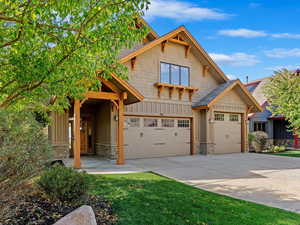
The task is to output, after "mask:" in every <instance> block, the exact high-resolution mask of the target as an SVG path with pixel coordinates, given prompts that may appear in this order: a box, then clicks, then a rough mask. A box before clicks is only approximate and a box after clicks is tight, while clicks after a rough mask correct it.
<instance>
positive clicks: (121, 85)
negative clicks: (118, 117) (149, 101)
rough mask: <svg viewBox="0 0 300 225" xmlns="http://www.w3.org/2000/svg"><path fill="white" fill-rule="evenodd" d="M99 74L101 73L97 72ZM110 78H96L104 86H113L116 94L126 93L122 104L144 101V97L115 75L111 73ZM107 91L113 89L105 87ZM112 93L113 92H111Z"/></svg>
mask: <svg viewBox="0 0 300 225" xmlns="http://www.w3.org/2000/svg"><path fill="white" fill-rule="evenodd" d="M97 72H98V73H100V74H101V71H97ZM110 75H111V77H110V78H109V79H105V78H103V77H102V76H101V75H100V76H99V77H98V78H99V79H100V80H101V82H102V83H103V82H104V85H105V86H107V85H108V83H111V84H112V85H113V86H115V89H116V90H117V92H118V93H121V92H127V94H128V95H127V99H125V101H124V104H125V105H129V104H133V103H136V102H140V101H142V100H143V99H144V96H143V95H142V94H141V93H140V92H139V91H138V90H136V89H135V88H134V87H133V86H131V85H130V84H129V83H128V82H126V81H125V80H123V79H121V78H119V77H118V76H117V75H116V74H114V73H111V74H110ZM107 87H108V88H109V89H112V88H113V87H110V86H107ZM112 91H114V90H112Z"/></svg>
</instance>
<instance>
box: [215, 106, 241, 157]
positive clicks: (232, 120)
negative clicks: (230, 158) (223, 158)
mask: <svg viewBox="0 0 300 225" xmlns="http://www.w3.org/2000/svg"><path fill="white" fill-rule="evenodd" d="M214 129H215V152H214V153H216V154H225V153H238V152H241V151H242V137H241V129H242V128H241V114H238V113H222V112H215V113H214Z"/></svg>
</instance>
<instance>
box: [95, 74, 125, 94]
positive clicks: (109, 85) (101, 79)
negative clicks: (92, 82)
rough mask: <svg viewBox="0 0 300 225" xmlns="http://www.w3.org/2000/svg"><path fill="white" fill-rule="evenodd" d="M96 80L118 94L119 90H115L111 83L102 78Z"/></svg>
mask: <svg viewBox="0 0 300 225" xmlns="http://www.w3.org/2000/svg"><path fill="white" fill-rule="evenodd" d="M98 79H99V80H100V81H101V83H102V84H104V85H105V86H106V87H108V88H109V89H110V90H112V91H113V92H115V93H117V94H120V93H121V92H120V90H119V88H117V87H116V86H115V85H114V84H113V83H111V82H110V81H108V80H106V79H104V78H103V77H98Z"/></svg>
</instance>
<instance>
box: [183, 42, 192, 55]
mask: <svg viewBox="0 0 300 225" xmlns="http://www.w3.org/2000/svg"><path fill="white" fill-rule="evenodd" d="M190 50H191V46H190V45H189V46H185V53H184V55H185V58H187V57H188V55H189V52H190Z"/></svg>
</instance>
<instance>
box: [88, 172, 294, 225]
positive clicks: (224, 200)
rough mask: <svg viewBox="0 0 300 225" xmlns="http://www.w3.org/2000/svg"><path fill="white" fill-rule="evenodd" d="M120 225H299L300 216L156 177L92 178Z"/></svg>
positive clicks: (149, 174)
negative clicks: (110, 204) (109, 204)
mask: <svg viewBox="0 0 300 225" xmlns="http://www.w3.org/2000/svg"><path fill="white" fill-rule="evenodd" d="M91 176H93V178H94V179H92V180H93V181H92V184H93V185H92V187H93V189H92V193H94V194H99V195H103V196H104V197H105V198H106V199H108V200H110V201H112V202H113V206H114V210H115V213H116V214H117V216H118V217H119V224H120V225H184V224H189V225H199V224H200V225H291V224H293V225H299V224H300V214H296V213H292V212H287V211H284V210H280V209H275V208H271V207H267V206H264V205H259V204H255V203H251V202H246V201H242V200H237V199H233V198H230V197H226V196H222V195H218V194H214V193H211V192H207V191H204V190H200V189H197V188H194V187H191V186H188V185H185V184H182V183H179V182H176V181H174V180H171V179H168V178H165V177H161V176H158V175H155V174H153V173H135V174H126V175H116V174H115V175H91Z"/></svg>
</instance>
